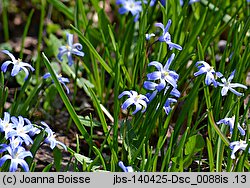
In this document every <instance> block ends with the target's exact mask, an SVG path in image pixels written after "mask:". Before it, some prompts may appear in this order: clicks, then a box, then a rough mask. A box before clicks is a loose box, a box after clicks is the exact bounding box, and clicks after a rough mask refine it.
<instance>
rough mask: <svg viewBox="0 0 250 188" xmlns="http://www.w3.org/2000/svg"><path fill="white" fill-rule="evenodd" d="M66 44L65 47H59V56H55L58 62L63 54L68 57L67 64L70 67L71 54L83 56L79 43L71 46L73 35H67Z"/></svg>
mask: <svg viewBox="0 0 250 188" xmlns="http://www.w3.org/2000/svg"><path fill="white" fill-rule="evenodd" d="M66 35H67V42H68V43H67V44H66V46H61V47H60V48H59V54H58V55H57V57H58V59H59V60H60V61H62V56H63V55H64V54H66V55H67V57H68V61H69V62H68V64H69V66H71V65H72V64H73V58H72V54H75V55H78V56H81V57H83V56H84V52H82V51H81V50H82V45H81V44H80V43H75V44H73V35H72V34H70V33H67V34H66Z"/></svg>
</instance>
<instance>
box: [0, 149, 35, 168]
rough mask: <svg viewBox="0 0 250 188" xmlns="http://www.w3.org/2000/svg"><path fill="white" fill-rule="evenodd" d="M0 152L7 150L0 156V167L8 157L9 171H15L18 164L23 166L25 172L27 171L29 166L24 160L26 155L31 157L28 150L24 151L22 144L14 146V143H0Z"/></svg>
mask: <svg viewBox="0 0 250 188" xmlns="http://www.w3.org/2000/svg"><path fill="white" fill-rule="evenodd" d="M0 148H1V149H0V153H2V152H4V151H7V152H8V153H9V154H5V155H3V156H2V157H1V158H0V167H1V166H2V165H3V164H4V163H5V161H6V160H9V159H10V167H9V171H10V172H15V171H17V168H18V165H19V164H20V166H21V167H22V168H23V170H24V171H25V172H28V171H29V166H28V164H27V162H26V161H25V160H24V158H26V157H32V154H31V152H30V151H26V150H25V149H24V148H23V147H22V146H16V147H14V145H7V144H2V145H0Z"/></svg>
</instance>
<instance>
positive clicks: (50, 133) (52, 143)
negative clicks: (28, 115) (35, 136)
mask: <svg viewBox="0 0 250 188" xmlns="http://www.w3.org/2000/svg"><path fill="white" fill-rule="evenodd" d="M41 124H42V125H43V126H45V129H44V130H45V132H46V133H47V137H46V138H45V140H44V142H45V143H47V144H50V148H51V149H54V148H55V146H56V145H57V144H59V145H61V146H62V147H63V148H64V149H65V150H66V151H67V147H66V146H65V145H64V144H63V143H62V142H59V141H57V140H56V139H55V137H56V136H55V134H54V132H53V131H52V130H51V128H50V127H49V126H48V124H47V123H45V122H43V121H42V122H41Z"/></svg>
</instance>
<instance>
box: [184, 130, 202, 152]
mask: <svg viewBox="0 0 250 188" xmlns="http://www.w3.org/2000/svg"><path fill="white" fill-rule="evenodd" d="M204 146H205V142H204V139H203V138H202V136H201V135H199V134H198V135H194V136H191V137H189V138H188V140H187V142H186V144H185V155H193V154H194V153H197V152H199V151H200V150H202V149H203V148H204Z"/></svg>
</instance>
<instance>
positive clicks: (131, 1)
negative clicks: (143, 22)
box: [116, 0, 142, 22]
mask: <svg viewBox="0 0 250 188" xmlns="http://www.w3.org/2000/svg"><path fill="white" fill-rule="evenodd" d="M116 4H118V5H119V4H121V5H122V7H121V8H119V13H120V14H125V13H127V12H131V14H132V15H133V16H135V18H134V22H136V21H138V19H139V16H140V12H141V11H142V5H141V1H135V0H117V1H116Z"/></svg>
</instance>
